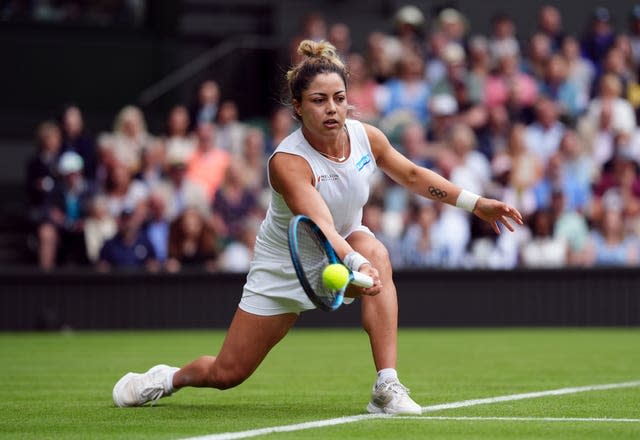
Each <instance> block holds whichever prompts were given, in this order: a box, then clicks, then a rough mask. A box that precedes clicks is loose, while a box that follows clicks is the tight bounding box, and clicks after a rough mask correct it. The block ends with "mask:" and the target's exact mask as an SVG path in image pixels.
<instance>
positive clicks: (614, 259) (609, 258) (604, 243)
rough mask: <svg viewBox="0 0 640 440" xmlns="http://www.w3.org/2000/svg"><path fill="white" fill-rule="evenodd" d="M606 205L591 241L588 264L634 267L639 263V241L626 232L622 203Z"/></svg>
mask: <svg viewBox="0 0 640 440" xmlns="http://www.w3.org/2000/svg"><path fill="white" fill-rule="evenodd" d="M608 205H609V206H606V205H605V209H604V211H603V216H602V221H601V222H600V223H599V227H598V228H596V229H595V230H594V231H593V232H592V233H591V237H590V239H589V243H588V247H587V262H588V264H589V265H592V266H634V265H636V264H637V263H638V239H637V238H636V237H634V236H632V235H628V234H627V233H626V232H625V228H624V222H623V218H622V210H621V208H622V206H621V201H620V200H616V201H613V199H612V200H611V202H610V203H609V204H608Z"/></svg>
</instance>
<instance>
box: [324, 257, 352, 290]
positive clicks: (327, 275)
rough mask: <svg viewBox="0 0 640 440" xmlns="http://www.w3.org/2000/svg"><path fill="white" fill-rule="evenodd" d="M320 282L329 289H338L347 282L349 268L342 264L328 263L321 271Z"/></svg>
mask: <svg viewBox="0 0 640 440" xmlns="http://www.w3.org/2000/svg"><path fill="white" fill-rule="evenodd" d="M322 282H323V283H324V285H325V286H326V287H327V288H328V289H331V290H340V289H342V288H344V286H346V285H347V283H348V282H349V270H348V269H347V268H346V267H345V266H344V265H342V264H337V263H335V264H330V265H328V266H327V267H325V268H324V270H323V271H322Z"/></svg>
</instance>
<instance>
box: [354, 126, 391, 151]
mask: <svg viewBox="0 0 640 440" xmlns="http://www.w3.org/2000/svg"><path fill="white" fill-rule="evenodd" d="M360 124H362V127H363V129H364V132H365V134H366V135H367V138H368V139H369V143H370V144H371V148H372V149H373V150H378V149H379V148H382V147H384V146H386V145H388V144H389V140H388V139H387V136H386V135H385V134H384V133H383V131H382V130H380V129H379V128H378V127H376V126H375V125H371V124H368V123H366V122H361V123H360Z"/></svg>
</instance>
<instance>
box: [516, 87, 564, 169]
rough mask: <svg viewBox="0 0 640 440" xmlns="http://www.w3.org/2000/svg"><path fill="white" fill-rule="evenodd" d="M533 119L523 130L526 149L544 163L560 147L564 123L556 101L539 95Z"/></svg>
mask: <svg viewBox="0 0 640 440" xmlns="http://www.w3.org/2000/svg"><path fill="white" fill-rule="evenodd" d="M534 111H535V120H534V122H533V123H531V124H529V125H528V126H527V128H526V130H525V133H524V136H525V144H526V146H527V149H528V150H529V151H531V152H532V153H533V154H535V155H536V156H538V158H539V159H540V160H541V161H542V163H543V164H545V163H546V162H547V161H548V160H549V158H550V157H551V156H553V155H554V154H555V153H556V152H557V151H558V148H559V147H560V140H561V139H562V135H563V134H564V130H565V125H564V124H563V123H562V122H560V119H559V115H558V107H557V105H556V103H555V102H554V101H553V100H551V99H550V98H548V97H546V96H540V97H539V98H538V100H537V102H536V104H535V109H534Z"/></svg>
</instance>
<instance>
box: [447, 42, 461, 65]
mask: <svg viewBox="0 0 640 440" xmlns="http://www.w3.org/2000/svg"><path fill="white" fill-rule="evenodd" d="M442 59H443V60H444V61H446V62H447V63H449V64H458V63H461V62H463V61H464V59H465V54H464V49H463V48H462V46H461V45H459V44H458V43H449V44H447V45H446V46H445V47H444V50H443V51H442Z"/></svg>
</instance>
